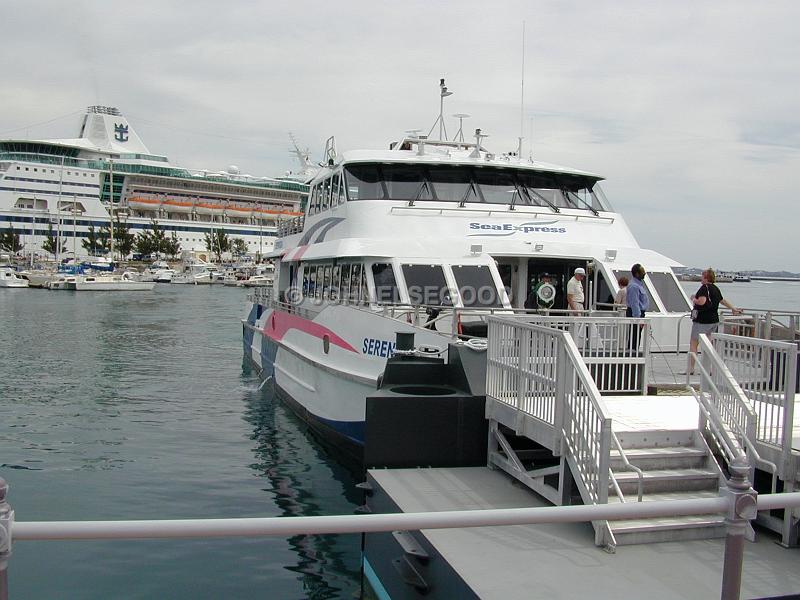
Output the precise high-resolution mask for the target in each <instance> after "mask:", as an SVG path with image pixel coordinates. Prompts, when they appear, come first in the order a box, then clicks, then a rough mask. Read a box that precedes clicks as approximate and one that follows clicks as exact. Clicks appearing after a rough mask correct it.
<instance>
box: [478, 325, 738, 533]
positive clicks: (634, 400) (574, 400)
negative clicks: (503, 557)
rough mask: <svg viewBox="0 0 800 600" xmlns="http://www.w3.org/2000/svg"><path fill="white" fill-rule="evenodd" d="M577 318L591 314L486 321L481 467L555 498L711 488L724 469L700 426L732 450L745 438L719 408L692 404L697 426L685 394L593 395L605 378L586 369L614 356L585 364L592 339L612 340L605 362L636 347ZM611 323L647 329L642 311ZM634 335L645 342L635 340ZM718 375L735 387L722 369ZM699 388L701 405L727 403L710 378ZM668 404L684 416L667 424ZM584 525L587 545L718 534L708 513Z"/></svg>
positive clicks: (620, 333) (704, 494)
mask: <svg viewBox="0 0 800 600" xmlns="http://www.w3.org/2000/svg"><path fill="white" fill-rule="evenodd" d="M587 319H591V318H583V317H579V318H576V319H575V320H574V321H570V320H569V319H561V320H558V319H557V320H549V321H548V320H541V319H540V320H538V321H536V320H533V319H521V318H515V317H492V318H490V319H489V335H488V348H487V381H486V392H487V405H486V412H487V418H488V419H489V429H490V442H489V453H488V454H489V458H488V460H489V464H490V466H493V467H495V468H500V469H502V470H504V471H506V472H507V473H509V474H510V475H512V476H513V477H515V478H516V479H518V480H519V481H521V482H523V483H524V484H525V485H527V486H528V487H530V488H531V489H533V490H534V491H536V492H537V493H539V494H541V495H542V496H544V497H545V498H547V499H548V500H549V501H551V502H553V503H554V504H557V505H561V504H571V503H576V502H578V503H580V502H582V503H584V504H606V503H626V502H648V501H657V500H668V499H675V500H677V499H692V498H709V497H713V496H716V495H717V493H718V488H719V486H720V484H721V483H722V482H724V477H723V474H722V470H721V468H720V466H719V464H718V462H717V460H716V459H715V457H714V455H713V453H712V451H711V448H710V447H709V445H708V444H707V443H706V437H705V435H704V433H705V431H706V429H711V430H713V431H719V432H722V433H720V434H719V435H718V436H717V437H719V438H721V439H722V440H724V442H725V444H726V446H725V447H726V448H727V449H728V450H729V451H730V455H731V456H744V450H743V445H742V444H741V443H740V442H738V441H737V438H736V436H734V435H733V434H731V433H730V431H729V430H731V426H730V425H727V424H726V423H725V421H724V420H723V418H722V415H721V414H720V410H719V408H717V409H715V410H708V411H707V413H708V414H705V413H702V414H703V418H704V419H705V420H704V421H702V427H701V420H700V419H699V418H698V415H699V414H701V410H700V409H699V408H698V406H697V403H696V402H694V401H693V400H692V398H691V397H684V398H683V399H682V403H680V402H679V401H677V400H674V399H673V398H672V397H661V396H647V395H642V388H641V387H639V388H637V389H635V390H634V389H633V386H630V387H629V388H628V389H626V390H625V392H628V394H630V392H634V393H635V394H637V395H623V396H618V395H615V393H618V390H616V389H612V391H610V392H608V393H606V394H602V393H601V389H600V386H598V383H597V382H598V381H599V382H600V383H601V385H604V384H605V383H606V382H608V381H610V380H614V378H607V377H605V376H604V374H603V373H602V372H601V371H602V370H601V371H597V370H595V373H594V377H593V374H592V372H591V369H590V365H591V364H595V365H598V364H604V365H612V364H613V362H614V361H611V360H608V361H607V362H594V363H592V361H593V360H596V359H598V358H600V357H599V356H597V354H598V352H595V351H594V350H593V348H598V349H599V348H600V347H601V346H598V345H597V344H596V343H599V342H601V341H602V342H603V344H604V347H605V348H606V349H607V350H608V351H609V352H614V351H615V348H616V349H618V354H617V355H616V356H615V360H616V361H617V362H618V363H621V364H625V363H624V361H626V360H627V361H629V362H628V364H629V365H630V364H636V363H634V362H632V361H634V360H638V359H639V358H644V359H645V360H646V356H644V357H640V355H642V354H644V352H643V351H642V349H641V348H631V346H630V344H629V340H630V338H631V337H632V336H631V335H630V331H629V332H628V334H627V336H626V333H625V330H624V329H618V330H616V331H614V330H613V329H612V325H608V328H606V327H605V326H603V327H597V328H596V329H595V330H593V329H592V327H590V325H591V321H587ZM609 321H613V322H614V323H618V324H619V326H620V327H626V326H627V327H630V326H631V325H630V324H627V325H626V323H627V322H632V324H633V325H635V326H636V327H637V328H639V326H640V325H644V328H646V321H644V320H642V321H643V322H642V323H639V322H638V321H639V320H636V319H624V320H623V319H616V318H611V319H609ZM640 333H641V331H640ZM646 339H647V338H646V335H645V336H644V340H646ZM576 340H577V341H576ZM610 340H611V341H612V342H613V343H609V341H610ZM639 343H640V344H642V343H646V342H645V341H643V340H642V337H640V338H639ZM623 350H624V351H623ZM583 352H585V353H586V355H585V356H584V354H583ZM711 352H713V348H712V349H711V350H710V352H709V354H710V353H711ZM609 368H610V367H609ZM616 368H623V367H619V366H618V367H616ZM626 368H629V369H630V368H632V367H626ZM598 375H599V376H598ZM726 384H727V386H728V387H733V386H735V385H736V383H735V381H732V378H731V377H730V374H728V375H727V379H726ZM643 385H646V380H645V383H644V384H643ZM614 387H616V386H612V388H614ZM706 387H707V388H709V391H707V392H705V394H706V396H708V397H709V398H708V404H709V405H710V406H712V407H718V406H723V405H726V403H727V401H726V400H724V399H720V398H718V396H719V395H720V394H721V393H722V392H720V391H719V389H720V387H722V388H723V389H727V388H726V387H725V386H720V385H717V386H716V388H710V386H709V385H707V386H706ZM739 391H740V392H741V390H739ZM742 396H743V394H742ZM738 400H739V401H740V402H741V401H743V399H742V398H741V397H740V398H739V399H738ZM687 401H688V404H687ZM673 402H675V403H676V404H675V406H672V403H673ZM676 408H679V409H680V410H683V411H684V412H686V409H687V408H688V413H687V414H688V417H686V416H684V418H683V421H682V422H681V423H679V424H677V425H675V420H674V418H672V417H673V416H672V414H671V413H674V412H676V411H675V409H676ZM692 410H693V412H692ZM659 413H661V415H660V416H659ZM665 415H666V417H665ZM664 417H665V418H664ZM670 419H672V420H670ZM706 422H708V423H710V425H708V426H707V425H706ZM573 484H574V485H573ZM575 492H577V493H575ZM593 525H594V527H595V542H596V543H597V544H598V545H601V546H606V547H609V548H614V547H616V546H617V545H621V544H637V543H647V542H656V541H677V540H688V539H706V538H711V537H720V536H722V535H724V522H723V519H722V518H721V517H720V516H719V515H712V514H708V515H695V516H693V517H675V518H670V519H635V520H630V521H602V522H595V523H593Z"/></svg>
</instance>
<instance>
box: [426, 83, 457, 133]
mask: <svg viewBox="0 0 800 600" xmlns="http://www.w3.org/2000/svg"><path fill="white" fill-rule="evenodd" d="M452 95H453V92H448V91H447V86H446V85H445V84H444V78H442V79H440V80H439V116H438V117H436V120H435V121H434V122H433V127H431V130H430V131H429V132H428V137H430V135H431V134H432V133H433V130H434V129H435V128H436V124H437V123H438V124H439V140H441V141H446V140H447V128H446V127H445V126H444V99H445V98H447V97H448V96H452ZM442 136H444V137H442Z"/></svg>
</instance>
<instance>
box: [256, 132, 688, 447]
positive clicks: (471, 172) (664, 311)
mask: <svg viewBox="0 0 800 600" xmlns="http://www.w3.org/2000/svg"><path fill="white" fill-rule="evenodd" d="M461 137H462V138H463V136H461ZM485 137H486V136H485V135H483V134H482V133H481V131H480V130H476V132H475V141H474V142H467V141H464V140H463V139H461V140H455V141H454V140H447V139H440V140H433V139H428V138H427V137H425V136H421V135H410V136H406V137H404V138H402V139H401V140H400V141H397V142H394V143H392V144H391V145H390V147H389V148H388V149H384V150H359V151H353V152H347V153H344V154H339V153H338V152H337V151H336V149H335V142H334V141H333V138H331V139H330V140H329V144H328V145H327V147H326V156H325V162H324V164H325V166H324V167H323V168H322V169H321V170H320V171H319V172H318V174H317V175H316V176H315V177H314V178H313V179H312V180H311V181H310V198H309V200H308V202H307V204H306V206H305V211H304V214H303V216H302V217H300V218H297V219H294V220H292V221H287V222H285V223H284V224H282V226H281V228H280V230H279V238H278V239H277V241H276V243H275V251H274V252H273V253H272V255H271V258H273V259H274V260H275V261H276V278H275V283H274V285H273V287H272V288H271V289H269V290H266V291H265V292H263V293H260V294H254V295H253V296H252V297H251V298H250V300H249V304H248V307H247V315H246V318H245V319H243V341H244V352H245V354H246V355H247V356H249V357H251V358H252V360H253V362H254V363H255V364H256V365H257V367H258V368H260V369H261V370H262V374H263V377H264V378H271V379H272V380H274V384H275V388H276V391H277V393H278V394H279V395H280V396H281V397H282V398H284V399H285V400H286V401H287V402H288V403H289V404H290V405H292V406H293V407H294V408H295V409H296V411H297V412H298V413H299V414H300V415H301V416H302V417H303V418H305V419H306V420H308V422H309V423H310V424H311V425H312V426H313V427H314V428H315V429H316V430H317V431H318V432H319V433H321V434H322V435H323V437H326V438H329V439H331V440H332V441H334V442H335V444H336V445H337V446H339V447H342V448H343V449H349V450H352V451H353V453H355V454H356V455H357V453H358V452H359V448H360V447H361V446H362V445H363V441H364V422H365V404H366V400H365V398H366V396H368V395H369V394H371V393H373V392H374V390H375V389H376V386H377V383H378V381H379V377H380V376H381V374H382V373H383V371H384V368H385V364H386V359H387V357H389V356H391V355H392V354H393V353H394V352H395V339H396V337H395V336H396V333H397V332H406V333H414V334H415V339H416V343H417V347H418V348H423V349H427V350H428V351H429V352H430V353H431V354H437V353H443V352H444V351H445V350H446V348H447V346H448V343H450V342H452V341H454V340H462V341H466V342H467V343H470V344H475V345H477V346H479V345H480V344H481V343H482V340H481V338H485V335H486V323H485V317H486V315H488V314H492V313H514V312H524V311H525V301H526V299H527V298H528V296H529V295H530V293H531V290H532V289H533V288H534V286H535V285H536V284H537V282H539V280H540V276H541V275H543V274H545V273H546V274H547V275H548V276H549V279H550V282H551V285H552V287H553V290H552V292H554V294H552V293H551V294H550V296H551V299H552V305H551V308H550V311H551V312H554V313H556V312H559V311H564V312H565V311H566V308H567V302H566V290H567V283H568V281H569V280H570V278H571V277H572V275H573V273H574V272H575V270H576V269H579V268H580V269H583V270H584V271H585V272H586V277H585V280H584V282H583V285H584V288H585V297H586V305H585V308H586V310H587V311H588V312H590V313H592V312H594V311H598V310H613V309H614V308H615V307H614V304H613V296H614V295H615V294H616V292H617V291H618V290H619V284H618V283H617V280H618V277H621V276H622V275H627V276H630V270H631V266H632V265H633V264H635V263H641V264H642V265H644V266H645V268H646V270H647V273H648V275H647V276H646V278H645V286H646V289H647V292H648V294H649V296H650V310H649V311H648V313H647V316H648V317H650V318H651V331H652V335H653V339H652V347H653V349H654V350H656V351H665V352H666V351H674V350H675V349H676V348H677V347H678V346H685V345H687V344H688V339H689V335H688V334H689V327H690V325H691V323H690V321H689V319H688V318H686V317H687V314H688V311H689V309H690V306H689V301H688V298H687V297H686V294H685V293H684V291H683V290H682V288H681V286H680V285H679V283H678V281H677V279H676V277H675V274H674V273H673V271H672V267H674V266H675V267H677V266H681V265H680V264H679V263H678V262H677V261H675V260H673V259H670V258H668V257H666V256H664V255H662V254H660V253H658V252H655V251H652V250H647V249H644V248H641V247H640V246H639V244H638V243H637V241H636V239H635V238H634V236H633V234H632V232H631V230H630V229H629V227H628V226H627V225H626V223H625V220H624V219H623V217H622V215H621V214H620V213H618V212H617V211H615V210H614V209H613V207H612V205H611V204H610V202H609V200H608V199H607V198H606V196H605V195H604V193H603V191H602V189H601V186H600V181H601V180H602V179H603V178H602V177H601V176H600V175H596V174H594V173H590V172H587V171H582V170H577V169H572V168H567V167H561V166H557V165H552V164H547V163H543V162H539V161H537V160H532V159H524V158H521V157H520V156H519V153H518V152H515V153H508V154H498V153H493V152H490V151H489V150H488V149H486V147H485V146H484V138H485ZM553 295H554V297H552V296H553ZM604 314H606V315H608V314H609V313H607V312H606V313H604ZM484 343H485V342H484Z"/></svg>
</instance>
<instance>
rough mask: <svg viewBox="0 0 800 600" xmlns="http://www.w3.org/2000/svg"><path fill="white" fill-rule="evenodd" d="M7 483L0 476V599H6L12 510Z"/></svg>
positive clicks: (12, 519) (12, 522)
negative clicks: (7, 498) (7, 500)
mask: <svg viewBox="0 0 800 600" xmlns="http://www.w3.org/2000/svg"><path fill="white" fill-rule="evenodd" d="M6 494H8V484H7V483H6V480H5V479H3V478H2V477H0V600H8V558H9V556H11V526H12V525H13V524H14V511H13V510H11V506H10V505H9V504H8V502H6Z"/></svg>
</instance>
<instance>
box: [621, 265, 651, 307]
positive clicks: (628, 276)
mask: <svg viewBox="0 0 800 600" xmlns="http://www.w3.org/2000/svg"><path fill="white" fill-rule="evenodd" d="M623 275H624V276H625V277H627V278H628V279H631V278H632V276H631V272H630V271H614V277H616V278H617V281H619V278H620V277H622V276H623ZM648 277H650V273H648V274H647V275H645V280H647V278H648ZM628 285H630V284H628ZM644 289H645V291H646V292H647V300H648V301H649V302H650V308H648V309H647V312H649V313H654V312H661V309H660V308H658V305H657V304H656V301H655V300H654V299H653V294H651V293H650V288H648V287H647V281H645V286H644Z"/></svg>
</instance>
